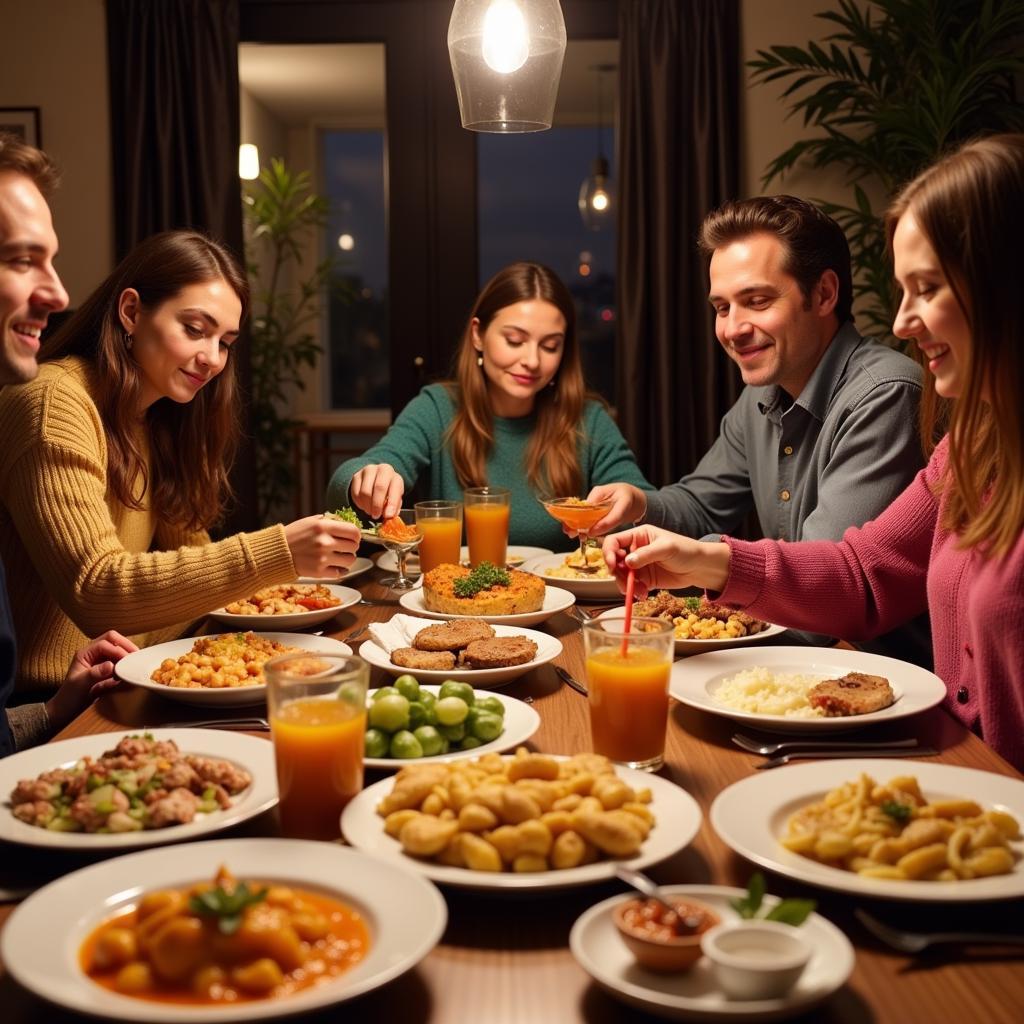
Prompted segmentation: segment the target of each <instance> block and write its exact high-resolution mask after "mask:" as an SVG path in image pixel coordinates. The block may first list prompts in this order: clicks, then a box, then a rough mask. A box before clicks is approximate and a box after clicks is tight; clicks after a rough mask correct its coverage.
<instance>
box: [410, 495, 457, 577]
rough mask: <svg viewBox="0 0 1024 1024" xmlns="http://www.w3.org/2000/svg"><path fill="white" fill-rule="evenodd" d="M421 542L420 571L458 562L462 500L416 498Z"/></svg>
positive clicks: (415, 507)
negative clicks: (420, 499)
mask: <svg viewBox="0 0 1024 1024" xmlns="http://www.w3.org/2000/svg"><path fill="white" fill-rule="evenodd" d="M414 509H415V512H416V525H417V526H418V527H419V529H420V532H421V533H422V534H423V539H422V540H421V541H420V571H421V572H430V570H431V569H435V568H436V567H437V566H439V565H442V564H450V565H458V564H459V556H460V554H461V548H462V503H461V502H459V501H418V502H417V503H416V504H415V506H414Z"/></svg>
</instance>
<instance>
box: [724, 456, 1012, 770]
mask: <svg viewBox="0 0 1024 1024" xmlns="http://www.w3.org/2000/svg"><path fill="white" fill-rule="evenodd" d="M947 458H948V441H947V440H943V441H942V443H941V444H940V445H939V447H938V448H937V449H936V450H935V453H934V455H933V456H932V458H931V461H930V462H929V463H928V465H927V466H925V468H924V469H923V470H921V472H920V473H918V475H917V476H916V477H915V479H914V480H913V482H912V483H911V484H910V486H909V487H907V489H906V490H905V491H904V492H903V493H902V494H901V495H900V496H899V497H898V498H897V499H896V500H895V501H894V502H893V503H892V505H890V506H889V508H887V509H886V510H885V511H884V512H883V513H882V514H881V515H880V516H879V517H878V518H877V519H875V520H873V521H872V522H869V523H866V524H865V525H864V526H863V527H860V528H855V527H852V528H850V529H849V530H847V531H846V533H845V534H844V535H843V539H842V541H840V542H838V543H835V542H832V541H803V542H800V543H796V544H787V543H784V542H777V541H757V542H747V541H739V540H733V539H731V538H728V539H727V541H728V544H729V547H730V548H731V550H732V563H731V568H730V574H729V579H728V582H727V584H726V587H725V590H724V591H723V592H722V595H721V600H722V602H723V603H725V604H730V605H733V606H735V607H739V608H744V609H746V610H747V611H749V612H751V613H752V614H754V615H757V616H758V617H759V618H763V619H767V620H768V621H769V622H777V623H779V624H781V625H784V626H791V627H794V628H798V629H806V630H811V631H814V632H827V633H831V634H832V635H834V636H842V637H846V638H847V639H850V640H866V639H870V638H871V637H874V636H877V635H878V634H879V633H884V632H886V631H888V630H890V629H892V628H893V627H894V626H897V625H899V624H900V623H902V622H905V621H906V620H907V619H910V618H912V617H913V616H915V615H917V614H919V613H920V612H922V611H924V609H925V608H926V607H927V609H928V611H929V613H930V615H931V622H932V647H933V649H934V651H935V672H936V674H937V675H938V676H939V677H940V678H941V679H942V680H943V682H944V683H945V684H946V699H945V702H944V703H945V707H946V708H947V709H948V710H949V711H950V712H951V713H952V714H954V715H955V716H956V717H957V718H959V719H960V721H962V722H963V723H964V724H965V725H966V726H968V728H971V729H973V730H974V731H976V732H979V733H980V735H981V736H982V738H983V739H984V740H985V741H986V742H987V743H988V744H990V745H991V746H992V747H994V748H995V749H996V751H998V752H999V753H1000V754H1001V755H1002V756H1003V757H1004V758H1006V760H1007V761H1009V762H1010V763H1011V764H1012V765H1014V767H1016V768H1017V769H1019V770H1024V535H1022V536H1021V537H1019V538H1018V540H1017V543H1016V545H1015V546H1014V548H1013V550H1012V551H1011V552H1010V553H1009V554H1008V555H1007V556H1006V557H1005V558H999V559H991V558H985V557H984V556H983V555H982V554H981V553H980V552H978V551H977V549H972V550H968V551H964V550H960V549H959V548H958V547H957V537H956V534H953V533H950V532H949V531H948V530H944V529H942V528H941V527H940V526H939V525H938V524H939V519H940V510H941V504H940V502H939V501H938V500H937V499H936V497H935V494H934V493H933V491H932V485H934V484H935V483H936V482H937V481H938V480H939V479H940V478H941V476H942V473H943V469H944V468H945V465H946V462H947Z"/></svg>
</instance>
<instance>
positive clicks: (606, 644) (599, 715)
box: [583, 617, 674, 771]
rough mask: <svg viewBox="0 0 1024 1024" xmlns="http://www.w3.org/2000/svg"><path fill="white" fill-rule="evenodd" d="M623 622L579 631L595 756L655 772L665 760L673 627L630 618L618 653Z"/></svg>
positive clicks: (596, 622) (607, 622)
mask: <svg viewBox="0 0 1024 1024" xmlns="http://www.w3.org/2000/svg"><path fill="white" fill-rule="evenodd" d="M624 626H625V620H624V619H623V618H609V619H598V620H594V621H593V622H588V623H587V624H586V625H585V626H584V630H583V635H584V637H583V638H584V645H585V647H586V673H587V688H588V689H589V691H590V696H589V704H590V733H591V739H592V742H593V749H594V753H596V754H603V755H604V756H605V757H608V758H611V759H612V760H613V761H619V762H621V763H623V764H627V765H629V767H631V768H641V769H643V770H645V771H655V770H656V769H658V768H660V767H661V765H662V763H663V760H664V754H665V727H666V725H667V724H668V682H669V674H670V672H671V670H672V650H673V644H674V636H673V629H672V623H670V622H665V621H664V620H662V619H643V618H639V617H638V618H635V619H634V620H633V625H632V628H631V630H630V632H629V634H628V638H627V641H628V642H627V644H626V647H625V651H623V639H624V633H623V629H624Z"/></svg>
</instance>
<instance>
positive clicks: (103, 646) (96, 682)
mask: <svg viewBox="0 0 1024 1024" xmlns="http://www.w3.org/2000/svg"><path fill="white" fill-rule="evenodd" d="M137 650H138V647H136V646H135V644H133V643H132V642H131V640H129V639H128V637H126V636H122V635H121V634H120V633H118V632H117V630H115V629H109V630H107V632H106V633H104V634H103V636H100V637H97V638H96V639H95V640H93V641H92V643H90V644H89V645H88V646H86V647H83V648H82V649H81V650H80V651H76V652H75V656H74V658H73V659H72V660H71V665H70V667H69V668H68V671H67V675H65V676H64V682H63V683H61V686H60V689H59V690H58V691H57V692H56V693H55V694H54V695H53V696H52V697H51V698H50V699H49V700H48V701H47V702H46V715H47V717H48V718H49V720H50V728H51V729H52V730H53V731H54V732H57V731H58V730H60V729H63V728H64V726H66V725H67V724H68V723H69V722H70V721H71V720H72V719H73V718H74V717H75V716H76V715H78V714H80V713H81V712H82V711H84V710H85V709H86V708H87V707H88V706H89V704H91V703H92V702H93V701H94V700H95V699H96V698H97V697H99V696H100V694H102V693H106V691H107V690H112V689H113V688H114V687H115V686H117V683H118V680H117V679H116V678H115V677H114V665H115V664H116V663H117V662H119V661H120V660H121V659H122V658H123V657H124V656H125V655H126V654H131V653H132V652H133V651H137Z"/></svg>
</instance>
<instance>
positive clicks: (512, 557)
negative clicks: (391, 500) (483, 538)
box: [377, 544, 551, 576]
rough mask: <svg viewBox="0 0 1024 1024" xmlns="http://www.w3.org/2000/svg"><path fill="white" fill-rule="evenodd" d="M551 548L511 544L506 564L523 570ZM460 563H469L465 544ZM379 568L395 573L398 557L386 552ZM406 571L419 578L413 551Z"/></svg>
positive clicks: (461, 551) (548, 552) (415, 554)
mask: <svg viewBox="0 0 1024 1024" xmlns="http://www.w3.org/2000/svg"><path fill="white" fill-rule="evenodd" d="M550 554H551V549H550V548H531V547H527V546H526V545H524V544H509V546H508V550H507V552H506V562H505V564H506V565H507V566H509V567H510V568H512V569H521V568H522V567H523V563H524V562H525V561H526V559H528V558H534V557H536V556H537V555H550ZM459 561H460V562H468V561H469V548H468V547H466V545H465V544H463V546H462V547H461V548H460V549H459ZM377 568H378V569H384V570H385V571H386V572H395V571H397V569H398V556H397V555H396V554H395V553H394V552H393V551H385V552H384V554H382V555H380V556H379V557H378V558H377ZM405 570H406V572H408V573H409V574H410V575H415V576H418V575H419V572H420V556H419V555H418V554H417V553H416V552H415V551H413V552H412V553H411V554H410V555H409V557H408V559H407V560H406V563H405Z"/></svg>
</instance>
